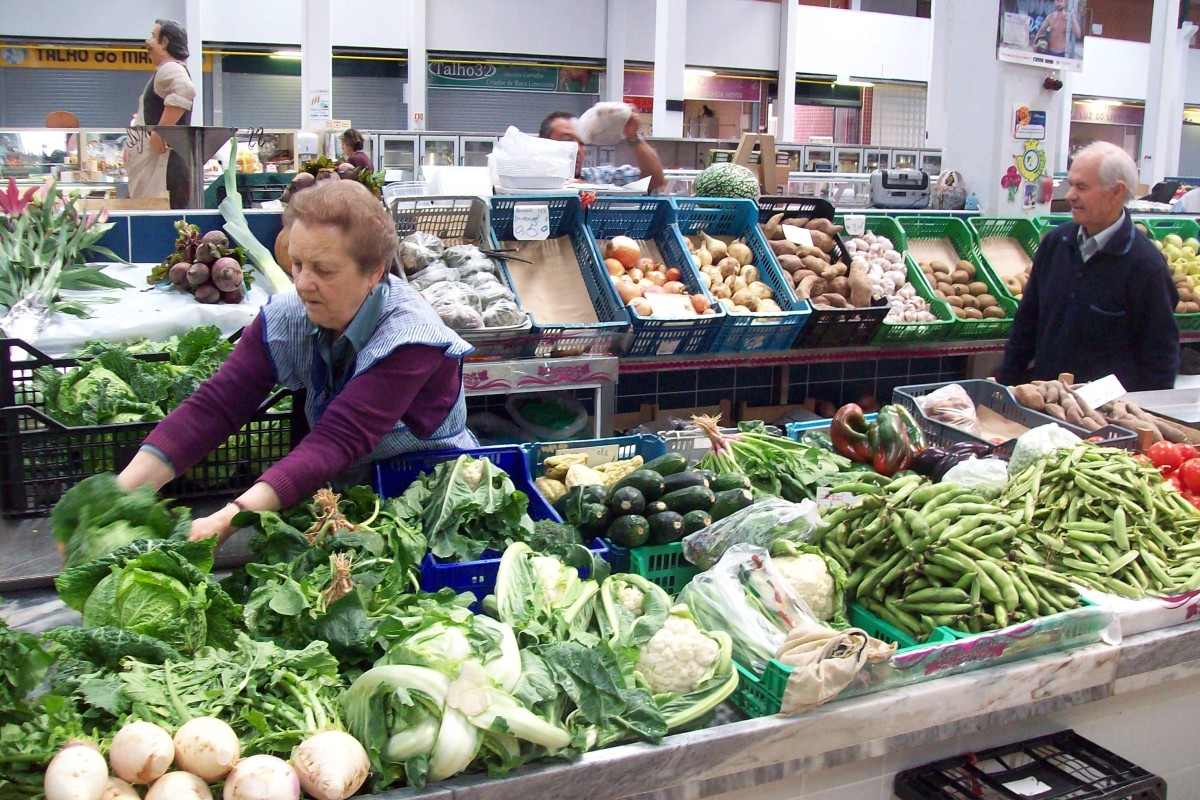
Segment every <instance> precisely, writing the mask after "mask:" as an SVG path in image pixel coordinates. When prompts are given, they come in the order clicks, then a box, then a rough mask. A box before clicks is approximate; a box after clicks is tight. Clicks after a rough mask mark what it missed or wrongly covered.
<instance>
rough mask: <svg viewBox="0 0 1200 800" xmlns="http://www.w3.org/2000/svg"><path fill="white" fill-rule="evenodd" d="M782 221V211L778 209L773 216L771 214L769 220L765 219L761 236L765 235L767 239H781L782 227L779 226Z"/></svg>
mask: <svg viewBox="0 0 1200 800" xmlns="http://www.w3.org/2000/svg"><path fill="white" fill-rule="evenodd" d="M782 222H783V212H782V211H780V212H779V213H778V214H776V215H775V216H773V217H771V218H770V219H769V220H767V221H766V223H765V224H764V225H763V226H762V232H763V236H765V237H767V239H768V240H770V239H782V238H783V229H782V228H781V227H780V225H781V223H782Z"/></svg>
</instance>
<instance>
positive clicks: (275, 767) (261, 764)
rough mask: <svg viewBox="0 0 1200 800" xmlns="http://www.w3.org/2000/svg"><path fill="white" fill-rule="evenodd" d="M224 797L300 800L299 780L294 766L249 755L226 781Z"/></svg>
mask: <svg viewBox="0 0 1200 800" xmlns="http://www.w3.org/2000/svg"><path fill="white" fill-rule="evenodd" d="M222 797H223V798H224V800H299V798H300V779H299V778H298V777H297V776H296V771H295V770H294V769H292V766H291V764H289V763H287V762H286V761H284V760H283V759H281V758H276V757H275V756H264V755H259V756H250V757H249V758H243V759H242V760H241V761H239V762H237V764H235V765H234V767H233V771H232V772H230V773H229V776H228V777H227V778H226V779H225V791H224V793H223V794H222ZM146 800H152V798H150V797H147V798H146Z"/></svg>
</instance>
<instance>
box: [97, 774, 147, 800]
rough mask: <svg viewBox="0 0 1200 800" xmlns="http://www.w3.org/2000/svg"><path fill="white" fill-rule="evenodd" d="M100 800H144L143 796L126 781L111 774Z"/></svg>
mask: <svg viewBox="0 0 1200 800" xmlns="http://www.w3.org/2000/svg"><path fill="white" fill-rule="evenodd" d="M100 800H142V796H141V795H140V794H138V792H137V789H135V788H133V787H132V786H130V785H129V784H128V783H126V782H125V781H123V780H121V779H120V778H113V777H111V776H110V777H109V779H108V786H106V787H104V794H102V795H100Z"/></svg>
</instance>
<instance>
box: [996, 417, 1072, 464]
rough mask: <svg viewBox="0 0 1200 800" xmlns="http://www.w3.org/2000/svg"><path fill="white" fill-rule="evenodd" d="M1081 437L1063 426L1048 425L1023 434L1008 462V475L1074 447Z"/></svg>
mask: <svg viewBox="0 0 1200 800" xmlns="http://www.w3.org/2000/svg"><path fill="white" fill-rule="evenodd" d="M1079 441H1080V440H1079V437H1078V436H1076V435H1075V434H1073V433H1071V432H1070V431H1069V430H1067V429H1066V428H1064V427H1062V426H1061V425H1055V424H1054V423H1052V422H1051V423H1047V424H1045V425H1040V426H1038V427H1036V428H1034V429H1033V430H1030V431H1027V432H1025V433H1023V434H1021V437H1020V438H1019V439H1017V444H1016V446H1015V447H1014V448H1013V454H1012V458H1011V459H1009V462H1008V474H1009V475H1016V474H1017V473H1019V472H1020V471H1021V470H1023V469H1025V468H1026V467H1028V466H1029V465H1030V464H1032V463H1034V462H1035V461H1037V460H1038V459H1039V458H1041V457H1042V456H1044V455H1047V454H1049V453H1053V452H1054V451H1055V450H1058V449H1059V448H1062V447H1074V446H1075V445H1077V444H1079Z"/></svg>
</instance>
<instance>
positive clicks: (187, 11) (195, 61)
mask: <svg viewBox="0 0 1200 800" xmlns="http://www.w3.org/2000/svg"><path fill="white" fill-rule="evenodd" d="M201 5H202V4H201V2H200V0H186V2H185V3H184V7H183V20H182V22H183V27H185V28H187V32H188V52H189V53H190V55H189V56H188V60H187V68H188V73H189V74H190V75H191V76H192V85H193V86H195V87H196V99H195V100H193V101H192V124H193V125H207V124H209V121H208V120H206V119H205V118H204V47H203V45H204V36H203V31H204V23H203V20H202V19H201V10H200V9H201Z"/></svg>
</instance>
